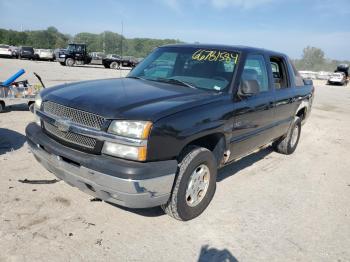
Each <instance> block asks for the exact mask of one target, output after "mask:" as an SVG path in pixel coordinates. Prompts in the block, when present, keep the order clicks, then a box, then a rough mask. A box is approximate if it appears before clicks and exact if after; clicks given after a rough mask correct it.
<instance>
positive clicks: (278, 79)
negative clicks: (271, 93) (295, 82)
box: [270, 57, 290, 90]
mask: <svg viewBox="0 0 350 262" xmlns="http://www.w3.org/2000/svg"><path fill="white" fill-rule="evenodd" d="M270 64H271V70H272V77H273V81H274V87H275V89H277V90H279V89H283V88H288V87H290V84H289V79H288V70H287V66H286V62H285V60H284V59H283V58H282V57H271V58H270Z"/></svg>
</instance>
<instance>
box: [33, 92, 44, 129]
mask: <svg viewBox="0 0 350 262" xmlns="http://www.w3.org/2000/svg"><path fill="white" fill-rule="evenodd" d="M41 103H42V99H41V96H40V94H37V95H36V97H35V102H34V122H35V123H36V124H37V125H39V126H40V125H41V122H40V117H38V115H37V114H36V110H37V109H40V107H41Z"/></svg>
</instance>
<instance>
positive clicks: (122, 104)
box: [41, 78, 220, 121]
mask: <svg viewBox="0 0 350 262" xmlns="http://www.w3.org/2000/svg"><path fill="white" fill-rule="evenodd" d="M41 96H42V99H43V101H52V102H56V103H58V104H62V105H65V106H68V107H72V108H76V109H80V110H83V111H87V112H91V113H94V114H98V115H101V116H103V117H105V118H107V119H131V120H150V121H156V120H158V119H160V118H162V117H165V116H167V115H170V114H174V113H176V112H179V111H182V110H186V109H190V108H192V107H196V106H199V105H202V104H207V103H210V102H214V101H216V100H217V99H219V97H220V94H218V93H215V92H210V91H202V90H198V89H191V88H189V87H186V86H180V85H173V84H167V83H160V82H154V81H147V80H139V79H131V78H118V79H106V80H94V81H86V82H78V83H72V84H64V85H60V86H56V87H52V88H48V89H44V90H43V91H42V93H41Z"/></svg>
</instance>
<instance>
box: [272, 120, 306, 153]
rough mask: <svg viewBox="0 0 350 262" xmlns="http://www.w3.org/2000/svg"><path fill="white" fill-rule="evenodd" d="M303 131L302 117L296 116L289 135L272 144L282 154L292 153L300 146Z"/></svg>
mask: <svg viewBox="0 0 350 262" xmlns="http://www.w3.org/2000/svg"><path fill="white" fill-rule="evenodd" d="M300 132H301V118H300V117H297V116H296V117H294V122H293V124H292V126H291V127H290V129H289V131H288V133H287V135H286V136H285V137H283V138H281V139H279V140H277V141H276V142H274V143H273V144H272V146H273V147H274V149H275V151H277V152H278V153H281V154H285V155H290V154H292V153H293V152H294V151H295V149H296V148H297V146H298V143H299V139H300Z"/></svg>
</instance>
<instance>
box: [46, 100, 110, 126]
mask: <svg viewBox="0 0 350 262" xmlns="http://www.w3.org/2000/svg"><path fill="white" fill-rule="evenodd" d="M42 108H43V111H44V112H46V113H49V114H50V115H53V116H56V117H59V118H64V119H68V120H69V121H71V122H73V123H77V124H79V125H83V126H87V127H92V128H95V129H98V130H101V129H102V127H103V124H104V123H105V121H106V119H104V118H103V117H102V116H99V115H95V114H93V113H89V112H86V111H82V110H79V109H75V108H71V107H67V106H64V105H60V104H57V103H54V102H51V101H45V102H43V107H42Z"/></svg>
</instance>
